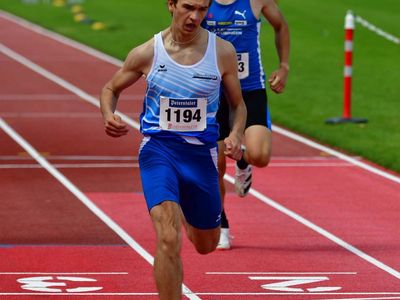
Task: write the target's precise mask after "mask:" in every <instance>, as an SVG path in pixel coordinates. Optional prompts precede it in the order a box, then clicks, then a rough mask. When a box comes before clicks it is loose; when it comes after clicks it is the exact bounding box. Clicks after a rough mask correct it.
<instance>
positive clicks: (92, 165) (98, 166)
mask: <svg viewBox="0 0 400 300" xmlns="http://www.w3.org/2000/svg"><path fill="white" fill-rule="evenodd" d="M53 167H54V168H56V169H106V168H123V169H125V168H139V164H138V163H136V164H135V163H114V164H113V163H104V164H95V163H90V164H54V163H53ZM41 168H42V167H41V166H40V165H37V164H0V169H41Z"/></svg>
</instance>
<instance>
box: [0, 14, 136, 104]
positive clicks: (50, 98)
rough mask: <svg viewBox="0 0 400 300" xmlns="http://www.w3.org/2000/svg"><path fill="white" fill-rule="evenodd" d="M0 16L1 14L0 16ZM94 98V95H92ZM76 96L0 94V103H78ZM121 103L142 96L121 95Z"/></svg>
mask: <svg viewBox="0 0 400 300" xmlns="http://www.w3.org/2000/svg"><path fill="white" fill-rule="evenodd" d="M0 15H1V14H0ZM92 96H93V97H95V95H92ZM78 100H80V99H79V98H78V97H76V95H71V94H1V95H0V101H35V102H36V101H78ZM119 100H121V101H124V102H125V101H143V94H129V93H126V94H124V95H121V98H120V99H119Z"/></svg>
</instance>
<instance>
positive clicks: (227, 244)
mask: <svg viewBox="0 0 400 300" xmlns="http://www.w3.org/2000/svg"><path fill="white" fill-rule="evenodd" d="M217 249H218V250H229V249H231V236H230V235H229V228H221V234H220V236H219V242H218V246H217Z"/></svg>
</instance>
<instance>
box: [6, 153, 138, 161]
mask: <svg viewBox="0 0 400 300" xmlns="http://www.w3.org/2000/svg"><path fill="white" fill-rule="evenodd" d="M42 155H43V156H44V157H46V159H48V160H100V161H102V160H116V161H137V160H138V157H137V156H134V155H132V156H121V155H45V154H42ZM0 160H32V157H30V156H27V155H26V156H23V155H0Z"/></svg>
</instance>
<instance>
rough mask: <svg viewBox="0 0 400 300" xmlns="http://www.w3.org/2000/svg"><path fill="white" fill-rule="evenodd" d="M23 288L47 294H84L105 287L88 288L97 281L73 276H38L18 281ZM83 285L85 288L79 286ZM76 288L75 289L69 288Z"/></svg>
mask: <svg viewBox="0 0 400 300" xmlns="http://www.w3.org/2000/svg"><path fill="white" fill-rule="evenodd" d="M17 281H18V282H19V283H21V288H22V289H24V290H30V291H35V292H46V293H63V292H67V293H84V292H93V291H98V290H101V289H102V288H103V287H99V286H88V284H87V283H88V282H96V281H97V280H96V279H93V278H86V277H73V276H37V277H26V278H20V279H18V280H17ZM78 283H79V285H81V284H82V283H84V284H82V285H83V286H77V285H78ZM69 286H74V287H69Z"/></svg>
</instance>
